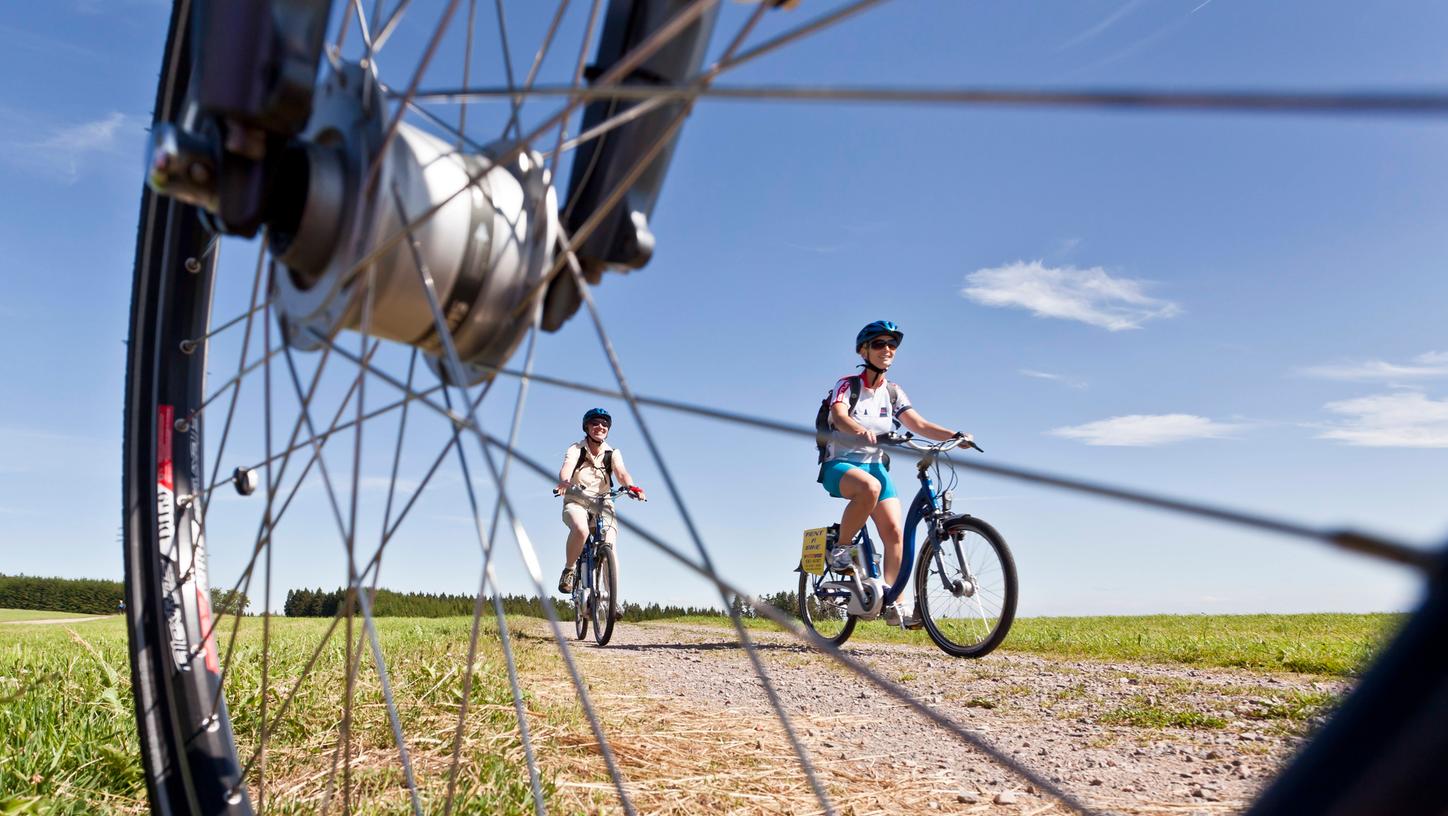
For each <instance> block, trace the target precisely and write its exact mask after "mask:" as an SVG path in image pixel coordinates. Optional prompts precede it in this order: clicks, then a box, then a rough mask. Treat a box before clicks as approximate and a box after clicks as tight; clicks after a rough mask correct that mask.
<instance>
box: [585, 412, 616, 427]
mask: <svg viewBox="0 0 1448 816" xmlns="http://www.w3.org/2000/svg"><path fill="white" fill-rule="evenodd" d="M596 418H601V419H603V421H604V422H607V423H608V427H609V428H610V429H611V428H613V417H611V416H609V415H608V412H607V411H605V410H603V409H602V408H589V409H588V411H587V412H586V413H584V415H583V431H584V433H587V432H588V420H590V419H596Z"/></svg>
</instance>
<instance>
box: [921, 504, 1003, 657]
mask: <svg viewBox="0 0 1448 816" xmlns="http://www.w3.org/2000/svg"><path fill="white" fill-rule="evenodd" d="M915 606H916V610H917V611H918V613H919V615H920V619H921V622H922V623H924V624H925V631H926V632H928V633H929V634H930V639H931V640H933V641H935V645H937V646H939V647H940V648H941V649H942V650H944V651H945V652H946V653H947V654H952V655H955V656H956V657H984V656H985V655H988V654H990V653H991V651H992V650H994V649H995V648H996V647H997V646H999V645H1000V644H1001V641H1003V640H1005V638H1006V634H1007V633H1008V632H1010V629H1011V622H1012V621H1014V620H1015V617H1016V562H1015V559H1013V558H1012V557H1011V551H1010V549H1009V548H1007V547H1006V542H1005V539H1003V538H1001V536H1000V533H997V532H996V531H995V528H994V527H991V526H990V525H989V524H986V523H985V522H983V521H981V520H980V519H975V518H969V517H960V518H957V519H952V520H951V521H949V522H947V525H946V528H945V537H944V538H942V539H940V540H938V541H937V540H934V539H931V540H929V541H927V542H926V543H925V546H924V547H922V548H921V551H920V559H919V561H918V562H917V563H916V565H915Z"/></svg>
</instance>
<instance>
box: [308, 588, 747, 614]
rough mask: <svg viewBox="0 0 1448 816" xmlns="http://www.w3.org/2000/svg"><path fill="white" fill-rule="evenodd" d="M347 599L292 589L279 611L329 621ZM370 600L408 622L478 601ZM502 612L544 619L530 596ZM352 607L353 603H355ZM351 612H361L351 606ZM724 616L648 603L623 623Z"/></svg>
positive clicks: (376, 610) (438, 596) (511, 600)
mask: <svg viewBox="0 0 1448 816" xmlns="http://www.w3.org/2000/svg"><path fill="white" fill-rule="evenodd" d="M346 595H347V591H346V590H345V589H340V588H339V589H334V590H331V591H326V590H322V589H293V590H291V591H289V592H287V599H286V602H285V603H284V604H283V606H282V611H283V612H285V613H286V614H287V616H288V617H301V618H307V617H311V618H330V617H332V616H333V615H336V614H337V611H338V610H339V609H345V607H344V605H343V604H344V603H345V601H344V598H345V597H346ZM369 597H371V598H372V599H373V600H372V614H373V615H374V616H376V617H409V618H446V617H451V616H453V615H472V614H473V604H474V603H475V602H476V600H477V598H476V596H473V595H448V594H444V593H431V592H393V591H392V590H390V589H379V590H377V592H376V594H375V595H372V596H369ZM502 601H503V612H504V613H506V614H509V615H526V616H528V617H533V618H544V617H547V613H545V612H544V611H543V602H542V601H541V600H540V599H539V598H537V597H536V596H532V595H504V596H503V597H502ZM354 603H355V602H354ZM484 603H485V606H484V607H483V615H484V616H491V615H492V614H493V599H492V597H491V596H489V597H488V598H486V599H485V601H484ZM553 604H554V607H555V609H556V610H557V612H558V616H559V617H560V618H562V619H571V618H572V617H573V603H572V601H567V600H554V602H553ZM353 610H354V611H360V610H358V609H357V607H356V606H355V605H354V607H353ZM723 614H724V613H723V612H721V611H720V610H718V609H715V608H713V607H707V606H706V607H694V606H674V605H668V606H662V605H660V604H656V603H651V604H648V605H643V604H636V603H629V602H628V601H624V602H623V619H624V620H626V621H633V622H638V621H646V620H658V619H660V618H678V617H683V616H684V615H721V616H722V615H723Z"/></svg>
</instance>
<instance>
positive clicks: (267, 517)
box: [213, 266, 275, 813]
mask: <svg viewBox="0 0 1448 816" xmlns="http://www.w3.org/2000/svg"><path fill="white" fill-rule="evenodd" d="M257 271H258V273H260V271H261V270H260V267H259V266H258V269H257ZM272 271H273V273H275V268H273V270H272ZM255 299H256V291H255V290H253V291H252V300H253V301H255ZM250 334H251V333H250V331H249V330H248V332H247V336H248V338H249V337H250ZM262 343H263V350H264V351H266V352H270V351H271V308H270V307H268V308H267V310H266V311H265V312H264V313H263V318H262ZM243 357H245V353H244V352H243ZM268 359H270V358H268ZM237 390H238V391H240V390H241V389H240V386H238V387H237ZM262 391H263V396H262V400H263V402H262V414H263V420H262V427H263V430H262V436H263V439H264V442H265V445H266V453H267V458H268V459H270V458H271V449H272V410H271V408H272V369H271V364H270V363H268V364H267V366H266V369H265V372H264V373H263V374H262ZM227 419H228V424H229V422H230V415H229V414H228V416H227ZM222 441H223V443H224V442H225V437H224V435H223V438H222ZM216 456H217V465H216V466H217V467H219V466H220V458H221V453H220V451H218V452H217V454H216ZM213 478H215V477H214V475H213ZM266 492H267V496H268V501H267V506H266V510H265V512H264V513H263V515H262V521H263V523H265V524H268V525H270V521H271V507H272V505H271V501H270V497H271V496H273V495H274V494H273V491H272V468H271V465H270V464H268V465H267V467H266ZM262 575H263V578H262V587H263V589H262V619H261V711H260V715H259V717H258V720H259V723H258V726H257V728H258V730H259V731H260V732H261V733H262V734H265V733H266V715H267V697H268V692H269V691H270V686H271V683H270V681H271V581H272V548H271V547H267V548H266V565H265V566H264V567H263V573H262ZM233 597H237V596H233ZM243 611H245V610H242V609H238V610H236V615H237V617H238V618H240V617H241V613H242V612H243ZM259 743H260V745H259V749H258V750H259V751H260V752H261V759H260V761H259V762H258V763H257V771H256V778H257V782H256V787H257V810H258V811H260V812H262V813H265V812H266V746H267V743H266V740H265V739H262V740H259Z"/></svg>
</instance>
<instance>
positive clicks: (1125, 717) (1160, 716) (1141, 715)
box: [1097, 696, 1227, 730]
mask: <svg viewBox="0 0 1448 816" xmlns="http://www.w3.org/2000/svg"><path fill="white" fill-rule="evenodd" d="M1097 720H1098V722H1101V723H1103V724H1105V725H1130V726H1135V727H1137V728H1190V729H1198V730H1209V729H1214V728H1225V727H1226V726H1227V719H1226V718H1225V717H1221V716H1218V715H1216V714H1209V713H1207V712H1204V711H1197V710H1194V709H1177V708H1171V707H1168V706H1164V705H1162V704H1161V703H1160V702H1159V701H1155V700H1154V699H1152V698H1149V697H1146V696H1138V697H1136V698H1134V699H1132V700H1131V701H1130V702H1128V703H1127V704H1126V705H1123V706H1118V707H1116V708H1114V709H1112V710H1110V711H1108V712H1106V713H1105V714H1102V715H1101V716H1100V717H1098V718H1097Z"/></svg>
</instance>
